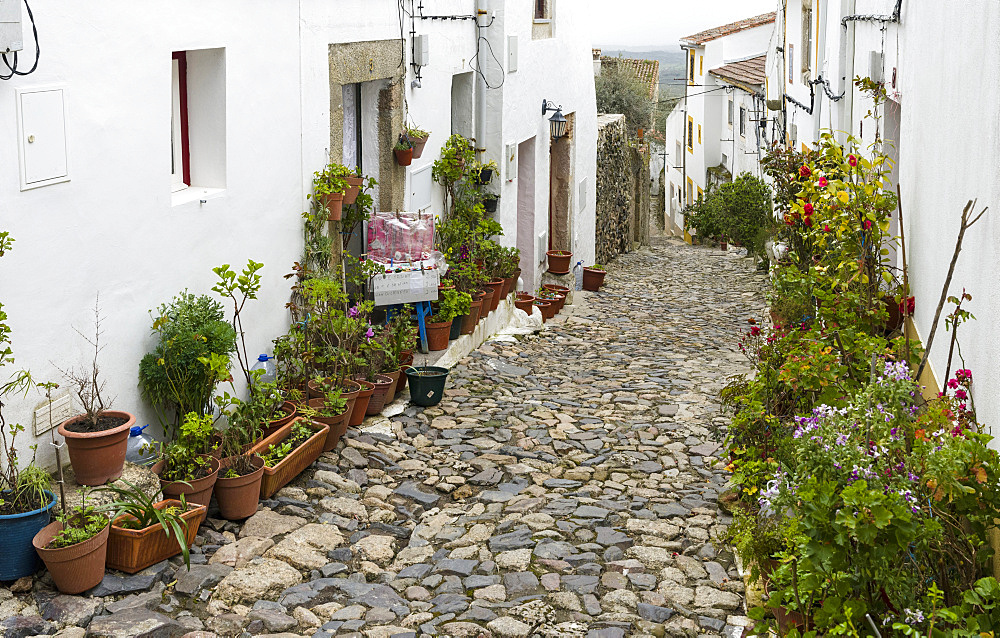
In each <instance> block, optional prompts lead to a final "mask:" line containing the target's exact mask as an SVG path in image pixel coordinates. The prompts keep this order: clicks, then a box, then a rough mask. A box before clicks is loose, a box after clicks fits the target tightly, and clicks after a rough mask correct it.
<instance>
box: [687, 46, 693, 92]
mask: <svg viewBox="0 0 1000 638" xmlns="http://www.w3.org/2000/svg"><path fill="white" fill-rule="evenodd" d="M688 82H690V83H691V84H694V49H691V54H690V55H689V56H688Z"/></svg>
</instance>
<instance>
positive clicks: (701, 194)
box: [698, 186, 705, 199]
mask: <svg viewBox="0 0 1000 638" xmlns="http://www.w3.org/2000/svg"><path fill="white" fill-rule="evenodd" d="M704 196H705V191H703V190H701V186H699V187H698V199H701V198H702V197H704Z"/></svg>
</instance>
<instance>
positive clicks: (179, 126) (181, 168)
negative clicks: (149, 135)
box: [170, 51, 191, 193]
mask: <svg viewBox="0 0 1000 638" xmlns="http://www.w3.org/2000/svg"><path fill="white" fill-rule="evenodd" d="M170 85H171V86H170V88H171V98H172V99H171V110H170V172H171V176H172V178H171V192H174V193H176V192H177V191H180V190H184V189H185V188H187V187H188V186H190V185H191V151H190V148H189V144H188V110H187V54H186V53H185V52H184V51H175V52H174V53H173V55H172V59H171V74H170Z"/></svg>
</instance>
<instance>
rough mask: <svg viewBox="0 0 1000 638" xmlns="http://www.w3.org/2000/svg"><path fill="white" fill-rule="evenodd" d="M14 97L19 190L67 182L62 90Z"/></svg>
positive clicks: (19, 91) (46, 89) (55, 88)
mask: <svg viewBox="0 0 1000 638" xmlns="http://www.w3.org/2000/svg"><path fill="white" fill-rule="evenodd" d="M0 1H2V2H6V1H7V0H0ZM15 96H16V101H17V135H18V137H17V148H18V151H19V153H20V165H21V190H28V189H30V188H38V187H40V186H48V185H49V184H56V183H59V182H68V181H69V149H68V146H67V144H68V142H67V135H66V101H65V88H64V87H62V86H48V87H37V88H31V89H16V90H15Z"/></svg>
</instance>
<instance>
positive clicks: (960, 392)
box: [955, 390, 969, 401]
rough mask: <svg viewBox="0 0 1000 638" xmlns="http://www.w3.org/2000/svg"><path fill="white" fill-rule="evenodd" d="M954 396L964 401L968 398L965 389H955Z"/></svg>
mask: <svg viewBox="0 0 1000 638" xmlns="http://www.w3.org/2000/svg"><path fill="white" fill-rule="evenodd" d="M955 398H956V399H960V400H962V401H965V400H966V399H968V398H969V395H968V394H966V392H965V390H956V391H955Z"/></svg>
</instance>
